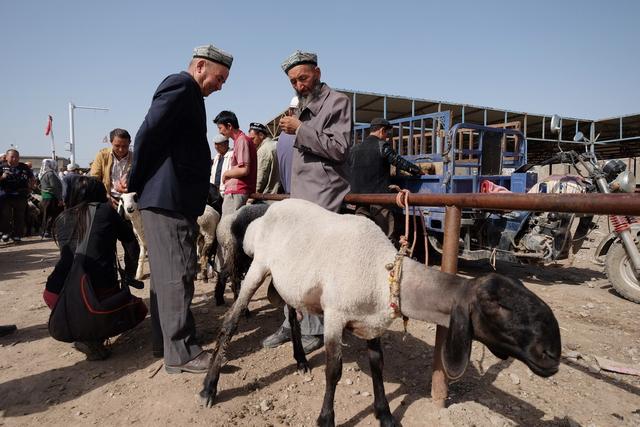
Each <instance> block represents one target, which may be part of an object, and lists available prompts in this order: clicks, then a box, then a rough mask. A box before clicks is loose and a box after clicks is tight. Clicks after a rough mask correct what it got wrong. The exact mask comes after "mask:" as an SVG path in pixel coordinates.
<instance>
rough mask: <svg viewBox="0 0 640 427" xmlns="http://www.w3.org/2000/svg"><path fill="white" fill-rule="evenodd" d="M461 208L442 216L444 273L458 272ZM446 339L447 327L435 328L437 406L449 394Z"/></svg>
mask: <svg viewBox="0 0 640 427" xmlns="http://www.w3.org/2000/svg"><path fill="white" fill-rule="evenodd" d="M460 218H461V210H460V208H459V207H457V206H447V207H446V210H445V217H444V243H443V247H442V266H441V267H440V269H441V270H442V271H444V272H445V273H451V274H456V273H457V272H458V248H459V241H460ZM446 339H447V328H445V327H444V326H438V327H437V328H436V344H435V347H434V350H433V372H432V374H431V399H432V401H433V404H434V405H435V406H436V407H438V408H444V407H445V401H446V399H447V396H448V394H449V385H448V382H447V377H446V375H445V373H444V368H443V366H442V357H441V356H442V346H443V345H444V343H445V341H446Z"/></svg>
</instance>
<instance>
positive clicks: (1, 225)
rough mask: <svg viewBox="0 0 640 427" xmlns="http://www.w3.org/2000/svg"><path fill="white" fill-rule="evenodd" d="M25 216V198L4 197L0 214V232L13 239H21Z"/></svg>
mask: <svg viewBox="0 0 640 427" xmlns="http://www.w3.org/2000/svg"><path fill="white" fill-rule="evenodd" d="M26 214H27V196H5V197H4V198H3V199H2V212H0V230H1V231H2V232H3V233H6V234H10V235H12V236H13V237H22V234H23V233H24V219H25V216H26Z"/></svg>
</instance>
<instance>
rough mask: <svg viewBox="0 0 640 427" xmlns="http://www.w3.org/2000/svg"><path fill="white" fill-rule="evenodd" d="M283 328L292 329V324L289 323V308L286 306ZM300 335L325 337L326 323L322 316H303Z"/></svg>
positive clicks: (306, 314)
mask: <svg viewBox="0 0 640 427" xmlns="http://www.w3.org/2000/svg"><path fill="white" fill-rule="evenodd" d="M282 326H283V327H285V328H287V329H290V328H291V324H290V323H289V306H288V305H285V306H284V322H282ZM300 333H301V334H302V335H323V334H324V322H323V320H322V317H321V316H316V315H315V314H308V313H305V314H304V316H302V321H301V322H300Z"/></svg>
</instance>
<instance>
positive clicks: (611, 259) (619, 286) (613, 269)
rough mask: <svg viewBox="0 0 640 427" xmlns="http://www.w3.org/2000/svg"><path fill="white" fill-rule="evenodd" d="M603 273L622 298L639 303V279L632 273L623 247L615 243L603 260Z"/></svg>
mask: <svg viewBox="0 0 640 427" xmlns="http://www.w3.org/2000/svg"><path fill="white" fill-rule="evenodd" d="M605 272H606V273H607V277H608V278H609V281H610V282H611V284H612V285H613V288H614V289H615V290H616V292H618V293H619V294H620V295H621V296H622V297H623V298H625V299H628V300H629V301H633V302H635V303H640V278H639V277H638V276H637V275H636V274H635V272H634V271H633V266H632V265H631V261H630V260H629V256H628V255H627V251H626V250H625V248H624V245H623V244H622V243H621V242H620V241H618V242H615V243H614V244H613V245H612V246H611V248H610V249H609V252H608V253H607V258H606V260H605Z"/></svg>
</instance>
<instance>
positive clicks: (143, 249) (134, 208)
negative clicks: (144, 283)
mask: <svg viewBox="0 0 640 427" xmlns="http://www.w3.org/2000/svg"><path fill="white" fill-rule="evenodd" d="M118 213H119V214H120V215H122V216H123V217H124V218H125V219H127V220H129V221H131V224H132V225H133V233H134V234H135V235H136V239H137V240H138V245H140V255H138V267H137V268H136V277H135V278H136V280H142V278H143V277H144V259H145V258H146V256H147V243H146V241H145V240H144V227H143V226H142V215H140V211H139V210H138V194H137V193H123V194H121V195H120V202H118Z"/></svg>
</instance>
